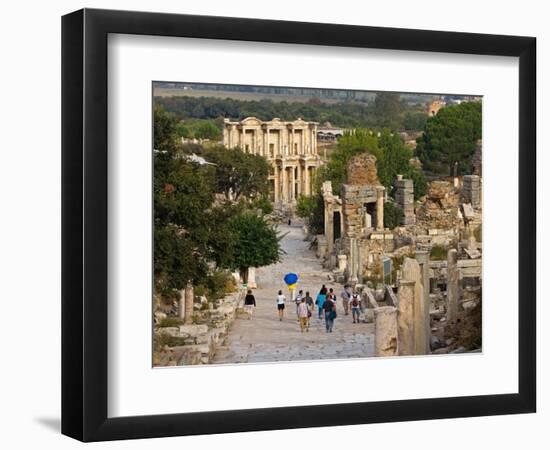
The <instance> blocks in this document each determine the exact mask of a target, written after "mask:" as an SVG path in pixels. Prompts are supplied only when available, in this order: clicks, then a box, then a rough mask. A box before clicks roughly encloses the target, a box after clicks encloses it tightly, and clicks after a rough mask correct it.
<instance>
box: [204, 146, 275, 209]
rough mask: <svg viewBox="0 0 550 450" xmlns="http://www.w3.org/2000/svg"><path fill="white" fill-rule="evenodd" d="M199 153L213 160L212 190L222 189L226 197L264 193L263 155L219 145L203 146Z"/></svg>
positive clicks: (265, 169)
mask: <svg viewBox="0 0 550 450" xmlns="http://www.w3.org/2000/svg"><path fill="white" fill-rule="evenodd" d="M203 156H204V157H205V158H206V159H207V160H208V161H209V162H212V163H213V164H215V166H214V171H215V183H216V191H217V192H220V193H224V194H225V196H226V198H227V199H228V200H239V199H240V198H241V196H243V197H245V198H251V197H256V196H258V195H265V194H267V193H268V189H269V185H268V183H267V177H268V175H269V170H270V165H269V163H268V162H267V160H266V159H265V158H264V157H263V156H259V155H252V154H249V153H245V152H243V151H242V150H241V149H239V148H232V149H228V148H225V147H224V146H222V145H219V146H215V147H210V148H206V149H204V151H203Z"/></svg>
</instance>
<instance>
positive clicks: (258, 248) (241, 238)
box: [228, 211, 281, 282]
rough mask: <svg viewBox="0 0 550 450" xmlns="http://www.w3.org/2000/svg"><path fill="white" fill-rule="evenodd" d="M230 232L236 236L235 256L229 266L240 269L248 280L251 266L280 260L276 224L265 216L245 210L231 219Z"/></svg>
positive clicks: (264, 264)
mask: <svg viewBox="0 0 550 450" xmlns="http://www.w3.org/2000/svg"><path fill="white" fill-rule="evenodd" d="M228 229H229V230H230V232H231V233H232V234H233V235H234V236H235V237H236V240H235V251H234V257H233V259H232V260H231V261H230V262H229V267H230V268H231V269H233V270H239V271H240V272H241V274H242V275H243V278H244V280H245V282H246V281H247V280H246V273H247V269H248V268H249V267H261V266H267V265H269V264H274V263H276V262H278V261H279V260H280V256H281V250H280V247H279V241H280V239H281V236H279V235H278V233H277V230H276V228H275V226H273V225H270V224H269V223H267V222H266V221H265V219H264V218H263V217H260V216H257V215H255V214H253V213H252V212H249V211H245V212H243V213H242V214H239V215H236V216H234V217H233V218H232V219H231V220H230V221H229V228H228Z"/></svg>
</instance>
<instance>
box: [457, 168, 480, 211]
mask: <svg viewBox="0 0 550 450" xmlns="http://www.w3.org/2000/svg"><path fill="white" fill-rule="evenodd" d="M461 200H462V203H470V204H471V205H472V207H473V208H474V209H480V208H481V179H480V178H479V176H478V175H464V178H463V179H462V195H461Z"/></svg>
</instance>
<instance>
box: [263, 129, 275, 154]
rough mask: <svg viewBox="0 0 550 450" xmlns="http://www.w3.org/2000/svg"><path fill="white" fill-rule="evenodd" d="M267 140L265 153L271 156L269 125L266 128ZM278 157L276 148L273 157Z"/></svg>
mask: <svg viewBox="0 0 550 450" xmlns="http://www.w3.org/2000/svg"><path fill="white" fill-rule="evenodd" d="M265 132H266V133H265V134H266V136H265V141H266V149H265V153H266V155H269V157H270V158H271V153H270V147H271V146H270V143H269V127H267V128H266V129H265ZM276 157H277V154H276V153H275V150H273V158H276Z"/></svg>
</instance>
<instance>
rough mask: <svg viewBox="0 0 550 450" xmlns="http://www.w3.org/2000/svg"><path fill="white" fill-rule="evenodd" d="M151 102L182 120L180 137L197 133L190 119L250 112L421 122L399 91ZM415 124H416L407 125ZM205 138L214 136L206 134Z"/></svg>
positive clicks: (367, 122) (214, 120)
mask: <svg viewBox="0 0 550 450" xmlns="http://www.w3.org/2000/svg"><path fill="white" fill-rule="evenodd" d="M155 102H157V103H158V104H159V105H161V106H162V107H163V108H164V109H166V110H167V111H170V112H171V113H173V114H175V115H176V116H177V118H178V119H180V120H183V121H184V122H183V123H182V125H181V128H182V132H181V133H183V134H181V133H180V135H183V136H184V137H199V136H198V135H197V134H196V132H194V131H193V127H195V126H196V125H195V123H194V122H193V120H194V119H202V120H208V121H209V123H210V124H211V125H212V124H215V125H217V126H218V128H220V127H221V121H220V118H224V117H226V118H231V119H239V120H242V119H244V118H245V117H250V116H254V117H257V118H258V119H260V120H271V119H273V118H274V117H279V118H280V119H282V120H295V119H296V118H298V117H302V118H303V119H305V120H311V121H315V122H319V123H324V122H330V123H331V124H332V125H333V126H338V127H344V128H356V127H369V128H375V127H379V128H382V127H388V128H391V129H395V130H402V129H407V130H413V129H414V130H422V129H423V126H424V122H422V121H421V120H419V114H422V115H424V116H425V114H424V113H422V109H421V107H418V106H411V105H408V104H406V103H405V102H403V101H402V100H401V99H400V95H399V94H395V93H379V94H377V95H376V98H375V101H374V102H371V103H367V102H359V101H341V102H333V103H328V102H322V101H320V100H319V99H318V98H311V99H310V100H309V101H307V102H286V101H273V100H270V99H262V100H237V99H232V98H219V97H185V96H182V97H176V96H174V97H155ZM413 126H418V128H411V127H413ZM209 139H214V138H210V137H209Z"/></svg>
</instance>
